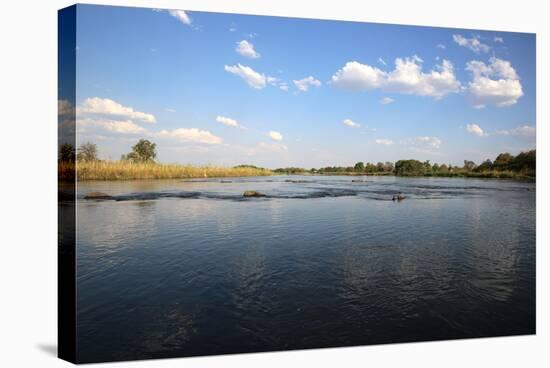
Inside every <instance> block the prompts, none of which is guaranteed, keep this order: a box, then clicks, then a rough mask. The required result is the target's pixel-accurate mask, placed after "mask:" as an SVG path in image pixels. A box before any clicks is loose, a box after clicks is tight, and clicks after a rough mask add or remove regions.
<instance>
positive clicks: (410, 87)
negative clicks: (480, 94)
mask: <svg viewBox="0 0 550 368" xmlns="http://www.w3.org/2000/svg"><path fill="white" fill-rule="evenodd" d="M331 84H333V85H334V86H335V87H338V88H342V89H348V90H369V89H375V88H381V89H383V90H386V91H389V92H396V93H402V94H414V95H419V96H431V97H434V98H436V99H439V98H442V97H443V96H445V95H446V94H448V93H454V92H458V91H459V90H460V82H459V81H458V80H457V79H456V76H455V74H454V68H453V64H452V63H451V62H450V61H448V60H443V61H442V62H441V64H438V65H436V66H435V68H434V69H433V70H431V71H430V72H428V73H424V72H423V71H422V59H420V58H419V57H418V56H416V55H415V56H413V57H411V58H404V59H403V58H397V59H395V69H394V70H393V71H391V72H384V71H382V70H380V69H378V68H376V67H372V66H370V65H365V64H360V63H358V62H357V61H351V62H348V63H346V65H345V66H344V67H343V68H342V69H340V70H338V71H337V72H336V73H335V74H334V75H333V76H332V78H331Z"/></svg>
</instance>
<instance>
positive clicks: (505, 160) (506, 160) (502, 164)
mask: <svg viewBox="0 0 550 368" xmlns="http://www.w3.org/2000/svg"><path fill="white" fill-rule="evenodd" d="M513 159H514V156H512V155H511V154H509V153H501V154H500V155H498V156H497V158H496V159H495V162H494V163H493V167H494V168H495V169H496V170H506V169H507V168H508V164H510V162H512V160H513Z"/></svg>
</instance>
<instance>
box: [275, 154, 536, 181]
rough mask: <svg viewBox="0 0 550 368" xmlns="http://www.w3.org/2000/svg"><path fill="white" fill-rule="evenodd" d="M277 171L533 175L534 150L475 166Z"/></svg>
mask: <svg viewBox="0 0 550 368" xmlns="http://www.w3.org/2000/svg"><path fill="white" fill-rule="evenodd" d="M274 171H275V172H276V173H281V174H307V173H311V174H365V175H367V174H372V175H376V174H379V175H390V174H391V175H397V176H481V177H483V176H487V177H490V176H498V177H507V175H506V174H509V175H508V176H514V174H521V175H522V176H526V177H535V175H536V150H531V151H527V152H521V153H520V154H518V155H517V156H513V155H511V154H509V153H501V154H499V155H498V156H497V157H496V158H495V160H494V161H491V160H489V159H487V160H485V161H483V162H482V163H480V164H479V165H477V164H476V163H475V162H473V161H470V160H464V164H463V166H459V165H455V166H453V165H451V164H438V163H433V164H432V163H430V161H429V160H427V161H424V162H422V161H419V160H413V159H410V160H399V161H396V162H395V164H394V163H392V162H378V163H377V164H374V163H370V162H367V163H364V162H357V163H356V164H355V165H354V166H327V167H322V168H319V169H315V168H312V169H309V170H307V169H304V168H299V167H286V168H278V169H275V170H274Z"/></svg>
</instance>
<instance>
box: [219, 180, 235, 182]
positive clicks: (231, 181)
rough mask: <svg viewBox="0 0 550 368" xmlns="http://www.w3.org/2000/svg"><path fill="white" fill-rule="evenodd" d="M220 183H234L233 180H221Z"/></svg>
mask: <svg viewBox="0 0 550 368" xmlns="http://www.w3.org/2000/svg"><path fill="white" fill-rule="evenodd" d="M220 183H233V182H232V181H231V180H220Z"/></svg>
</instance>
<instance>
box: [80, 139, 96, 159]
mask: <svg viewBox="0 0 550 368" xmlns="http://www.w3.org/2000/svg"><path fill="white" fill-rule="evenodd" d="M76 158H77V159H78V161H84V162H90V161H97V145H96V144H95V143H92V142H87V143H84V144H82V145H81V146H80V147H79V148H78V154H77V156H76Z"/></svg>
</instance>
